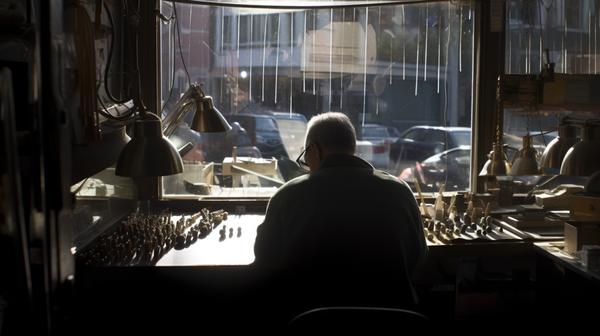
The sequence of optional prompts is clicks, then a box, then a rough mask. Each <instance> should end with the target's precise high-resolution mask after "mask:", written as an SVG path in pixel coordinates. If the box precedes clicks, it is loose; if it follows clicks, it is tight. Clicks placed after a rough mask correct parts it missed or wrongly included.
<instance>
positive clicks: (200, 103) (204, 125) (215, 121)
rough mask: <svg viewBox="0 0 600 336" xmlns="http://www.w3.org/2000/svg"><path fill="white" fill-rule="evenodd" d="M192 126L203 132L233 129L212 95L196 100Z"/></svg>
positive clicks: (195, 129)
mask: <svg viewBox="0 0 600 336" xmlns="http://www.w3.org/2000/svg"><path fill="white" fill-rule="evenodd" d="M190 128H191V129H193V130H194V131H198V132H203V133H221V132H227V131H229V130H231V126H230V125H229V123H228V122H227V120H225V118H224V117H223V115H222V114H221V112H219V110H217V109H216V108H215V107H214V106H213V102H212V97H210V96H205V97H204V99H203V100H197V101H196V113H195V114H194V119H193V120H192V124H191V125H190Z"/></svg>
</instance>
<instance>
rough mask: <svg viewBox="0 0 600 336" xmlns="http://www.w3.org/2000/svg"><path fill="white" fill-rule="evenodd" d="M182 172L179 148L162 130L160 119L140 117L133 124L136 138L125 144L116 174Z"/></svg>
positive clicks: (141, 175)
mask: <svg viewBox="0 0 600 336" xmlns="http://www.w3.org/2000/svg"><path fill="white" fill-rule="evenodd" d="M181 172H183V161H182V160H181V156H179V153H178V152H177V148H175V146H174V145H173V143H171V141H169V139H167V138H165V137H164V136H163V134H162V123H161V121H160V120H158V119H157V120H138V121H136V122H135V123H134V124H133V138H132V139H131V141H129V143H128V144H127V145H126V146H125V148H123V151H122V152H121V156H119V160H118V161H117V167H116V169H115V174H116V175H119V176H131V177H152V176H165V175H173V174H179V173H181Z"/></svg>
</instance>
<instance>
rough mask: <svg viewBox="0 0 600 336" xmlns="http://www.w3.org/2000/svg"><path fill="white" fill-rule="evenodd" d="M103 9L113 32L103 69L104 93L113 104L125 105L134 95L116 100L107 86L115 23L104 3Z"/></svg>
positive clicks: (113, 44) (113, 45) (113, 46)
mask: <svg viewBox="0 0 600 336" xmlns="http://www.w3.org/2000/svg"><path fill="white" fill-rule="evenodd" d="M104 8H105V10H106V15H107V16H108V21H109V22H110V28H111V30H112V32H113V36H112V38H111V39H110V46H109V48H108V58H107V60H106V68H105V69H104V92H105V93H106V95H107V96H108V98H109V99H110V100H112V101H113V102H115V103H117V104H123V103H126V102H128V101H130V100H132V99H133V97H134V93H131V94H130V95H129V96H128V97H127V98H125V99H117V98H115V96H113V95H112V93H111V92H110V88H109V85H108V77H109V72H110V65H111V62H112V56H113V51H114V48H115V37H114V32H115V22H114V19H113V16H112V14H111V12H110V9H109V8H108V5H107V4H106V2H104Z"/></svg>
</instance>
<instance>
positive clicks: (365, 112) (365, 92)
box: [362, 7, 369, 126]
mask: <svg viewBox="0 0 600 336" xmlns="http://www.w3.org/2000/svg"><path fill="white" fill-rule="evenodd" d="M368 27H369V7H366V10H365V59H364V62H365V66H364V77H363V78H364V80H363V117H362V125H363V126H364V125H365V114H367V49H368V48H367V43H368V39H367V36H368V35H367V28H368Z"/></svg>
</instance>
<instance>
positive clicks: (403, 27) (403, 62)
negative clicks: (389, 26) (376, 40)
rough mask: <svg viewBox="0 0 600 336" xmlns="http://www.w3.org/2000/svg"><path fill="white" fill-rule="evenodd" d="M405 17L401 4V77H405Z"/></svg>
mask: <svg viewBox="0 0 600 336" xmlns="http://www.w3.org/2000/svg"><path fill="white" fill-rule="evenodd" d="M405 19H406V17H405V16H404V6H402V79H403V80H405V79H406V23H405Z"/></svg>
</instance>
